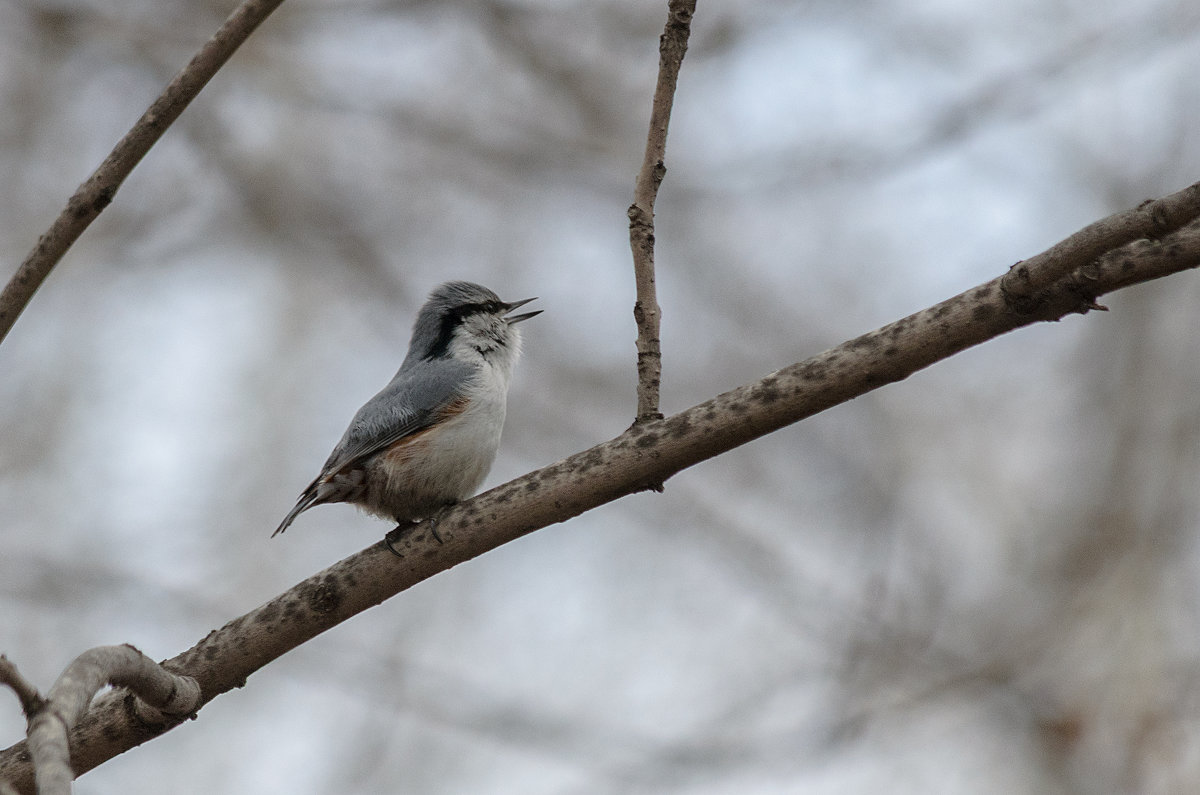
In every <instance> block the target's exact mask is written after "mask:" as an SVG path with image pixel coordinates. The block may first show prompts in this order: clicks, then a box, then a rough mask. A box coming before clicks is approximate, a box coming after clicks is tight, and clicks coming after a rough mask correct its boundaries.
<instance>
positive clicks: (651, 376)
mask: <svg viewBox="0 0 1200 795" xmlns="http://www.w3.org/2000/svg"><path fill="white" fill-rule="evenodd" d="M695 13H696V0H670V3H669V4H668V10H667V24H666V27H665V28H664V29H663V33H662V37H661V38H660V39H659V43H658V83H657V84H656V85H655V87H654V102H653V104H652V106H651V109H650V130H649V132H648V133H647V135H646V151H645V154H644V155H643V157H642V168H641V170H640V171H639V172H638V177H637V183H636V184H635V186H634V189H633V204H631V205H630V206H629V247H630V249H632V251H633V273H634V280H635V282H636V286H637V300H636V301H635V303H634V305H633V319H634V322H636V323H637V330H638V336H637V351H638V357H637V373H638V388H637V395H638V407H637V422H647V421H650V420H655V419H662V412H660V411H659V410H658V395H659V386H660V384H661V379H662V346H661V343H660V341H659V323H660V320H661V317H662V310H661V308H660V307H659V305H658V292H657V289H656V287H655V282H654V202H655V200H657V198H658V188H659V186H660V185H662V181H663V177H664V176H665V175H666V173H667V167H666V166H665V165H664V163H663V161H664V158H665V157H666V152H667V126H668V125H669V124H670V121H671V106H672V105H673V104H674V102H675V86H676V85H677V84H678V82H679V69H680V67H681V66H682V65H683V56H684V55H685V54H686V53H687V43H688V37H689V36H690V35H691V32H692V16H693V15H694V14H695Z"/></svg>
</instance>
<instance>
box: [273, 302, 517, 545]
mask: <svg viewBox="0 0 1200 795" xmlns="http://www.w3.org/2000/svg"><path fill="white" fill-rule="evenodd" d="M533 300H534V299H533V298H527V299H525V300H524V301H513V302H512V303H506V302H504V301H501V300H500V298H499V297H497V295H496V294H495V293H493V292H492V291H491V290H489V289H487V288H486V287H481V286H480V285H478V284H472V283H471V282H447V283H446V284H443V285H441V286H440V287H438V288H437V289H436V290H434V291H433V293H432V294H430V296H429V300H427V301H426V302H425V305H424V306H422V307H421V311H420V312H419V313H418V314H417V321H416V323H414V324H413V333H412V340H411V341H410V342H409V344H408V355H407V356H406V357H405V358H404V363H403V364H401V365H400V369H399V371H397V373H396V375H395V377H394V378H392V380H391V382H389V383H388V385H387V386H385V387H384V388H383V390H382V391H381V392H380V393H379V394H378V395H376V396H375V397H373V398H371V399H370V400H368V401H367V403H366V405H364V406H363V407H362V408H361V409H359V410H358V413H357V414H355V415H354V419H353V420H352V421H351V422H350V427H349V428H347V429H346V433H345V434H344V435H343V436H342V440H341V441H340V442H338V444H337V446H336V447H334V448H333V452H332V453H331V454H330V456H329V460H328V461H326V462H325V466H323V467H322V468H321V474H319V475H317V478H316V480H314V481H313V482H312V483H311V484H309V486H308V488H306V489H305V490H304V492H303V493H302V494H301V495H300V499H298V500H297V501H296V506H295V507H294V508H292V510H291V511H289V512H288V515H287V516H285V517H284V518H283V521H282V522H280V524H279V527H278V528H276V530H275V532H274V533H272V536H275V535H278V534H279V533H282V532H283V531H284V530H286V529H287V528H288V525H290V524H291V523H292V521H293V520H294V519H295V518H296V517H297V516H298V515H300V514H301V513H302V512H304V511H306V510H308V509H309V508H311V507H313V506H314V505H321V504H322V503H327V502H349V503H353V504H354V505H357V506H359V507H360V508H363V509H364V510H366V511H368V512H370V513H373V514H376V515H377V516H381V517H384V518H386V519H394V520H395V521H396V522H398V523H399V526H398V527H397V528H396V529H395V530H393V531H392V532H391V533H389V534H388V539H387V540H388V546H389V548H392V541H394V540H396V539H397V538H399V537H400V536H401V535H403V532H404V530H405V529H407V528H409V527H411V526H412V522H414V521H416V520H419V519H424V518H427V517H431V516H433V515H434V514H436V513H438V512H439V511H441V510H442V509H444V508H445V507H447V506H449V505H452V504H454V503H456V502H458V501H459V500H462V499H465V498H467V497H469V496H471V495H472V494H474V493H475V490H476V489H478V488H479V485H480V484H481V483H483V479H484V478H485V477H486V476H487V473H488V470H489V469H490V468H491V466H492V460H493V459H494V458H495V457H496V448H497V447H499V445H500V430H501V428H503V426H504V410H505V403H506V400H507V397H508V383H509V380H510V378H511V377H512V371H513V366H514V365H516V363H517V358H518V357H519V356H520V352H521V335H520V332H519V331H518V330H517V328H516V324H517V323H520V322H521V321H522V320H528V319H529V318H531V317H533V316H534V315H537V314H540V311H541V310H538V311H537V312H526V313H524V314H521V315H511V314H509V313H510V312H512V311H513V310H514V309H516V308H517V307H519V306H524V305H525V304H527V303H529V302H530V301H533ZM436 532H437V531H436V528H435V529H434V535H435V536H436ZM392 551H393V552H395V549H394V548H392Z"/></svg>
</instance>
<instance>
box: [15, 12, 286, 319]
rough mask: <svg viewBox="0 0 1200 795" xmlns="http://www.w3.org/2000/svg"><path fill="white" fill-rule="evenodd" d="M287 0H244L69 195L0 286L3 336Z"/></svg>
mask: <svg viewBox="0 0 1200 795" xmlns="http://www.w3.org/2000/svg"><path fill="white" fill-rule="evenodd" d="M282 2H283V0H245V2H243V3H242V4H241V5H239V6H238V7H237V8H236V9H235V10H234V12H233V13H232V14H230V15H229V18H228V19H226V20H225V22H224V24H222V25H221V27H220V29H219V30H218V31H217V32H216V33H215V34H214V35H213V37H212V38H211V39H209V40H208V41H207V42H206V43H205V45H204V46H203V47H201V48H200V51H199V52H197V53H196V55H195V56H194V57H193V58H192V60H191V61H190V62H189V63H188V65H187V66H185V67H184V68H183V69H182V70H181V71H180V72H179V74H177V75H175V79H173V80H172V81H171V82H170V83H169V84H168V85H167V87H166V89H165V90H164V91H163V93H162V94H160V95H159V97H158V99H156V100H154V103H153V104H152V105H151V106H150V107H149V109H147V110H146V112H145V113H144V114H142V117H141V118H140V119H138V120H137V123H136V124H134V125H133V127H132V128H131V129H130V130H129V132H128V133H126V135H125V137H124V138H122V139H121V141H120V143H118V144H117V145H116V147H115V148H114V149H113V150H112V152H111V153H110V154H109V155H108V157H107V158H105V159H104V162H103V163H101V164H100V167H99V168H97V169H96V170H95V171H94V172H93V173H92V175H91V176H90V177H88V179H87V181H86V182H84V183H83V184H82V185H80V186H79V189H78V190H76V191H75V194H74V195H73V196H72V197H71V198H70V199H68V200H67V206H66V208H64V209H63V211H62V212H61V213H59V216H58V218H56V219H54V223H53V224H51V225H50V228H49V229H48V230H46V232H45V233H44V234H43V235H42V236H41V237H40V238H39V239H38V242H37V245H36V246H34V247H33V250H32V251H30V252H29V254H28V255H27V256H26V257H25V260H24V262H22V263H21V266H20V267H19V268H17V272H16V274H14V275H13V277H12V279H11V280H9V282H8V284H7V285H5V287H4V291H3V292H0V342H3V341H4V338H5V337H6V336H7V335H8V332H9V331H10V330H11V329H12V327H13V324H14V323H16V322H17V318H18V317H20V315H21V312H22V311H24V309H25V307H26V306H27V305H28V304H29V301H30V300H31V299H32V298H33V294H34V293H35V292H37V289H38V288H39V287H41V285H42V282H43V281H45V280H46V277H47V276H48V275H50V271H51V270H53V269H54V266H55V265H57V264H58V262H59V260H61V259H62V258H63V255H64V254H66V253H67V250H68V249H69V248H71V246H72V245H74V243H75V241H76V240H78V239H79V236H80V235H81V234H83V230H85V229H87V228H88V226H89V225H90V224H91V223H92V221H94V220H95V219H96V217H97V216H99V215H100V213H101V212H102V211H103V210H104V208H105V207H107V206H108V205H109V204H110V203H111V202H112V200H113V197H114V196H115V195H116V193H117V189H118V188H120V187H121V183H123V182H124V181H125V178H126V177H128V176H129V174H130V172H132V171H133V169H134V167H135V166H137V164H138V163H139V162H141V160H142V158H143V157H145V156H146V153H147V152H149V151H150V147H152V146H154V144H155V143H157V142H158V139H159V138H161V137H162V134H163V133H164V132H166V131H167V128H168V127H170V126H171V125H172V124H173V123H174V122H175V120H176V119H178V118H179V114H181V113H183V110H184V108H186V107H187V106H188V104H189V103H191V101H192V100H193V99H195V97H196V95H197V94H199V93H200V90H201V89H203V88H204V86H205V85H207V84H208V81H209V80H211V79H212V77H213V75H215V74H216V73H217V70H219V69H220V68H221V67H222V66H224V65H225V62H226V61H228V60H229V57H230V56H231V55H233V53H234V52H235V51H236V50H237V48H238V47H239V46H241V44H242V42H244V41H245V40H246V39H247V38H249V36H250V34H251V33H253V32H254V30H255V29H256V28H257V27H258V26H259V25H260V24H261V23H262V21H263V20H264V19H266V18H267V17H268V16H269V15H270V13H271V12H272V11H274V10H275V9H276V8H278V7H279V5H280V4H281V3H282Z"/></svg>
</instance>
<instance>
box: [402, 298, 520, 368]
mask: <svg viewBox="0 0 1200 795" xmlns="http://www.w3.org/2000/svg"><path fill="white" fill-rule="evenodd" d="M533 300H535V299H533V298H526V299H525V300H523V301H513V302H505V301H502V300H500V297H499V296H498V295H496V294H495V293H494V292H492V291H491V290H489V289H488V288H486V287H484V286H482V285H479V284H474V283H472V282H446V283H445V284H443V285H440V286H439V287H438V288H437V289H435V290H434V291H433V292H432V293H430V295H429V298H428V300H426V301H425V305H424V306H422V307H421V311H420V312H418V313H417V321H416V323H414V324H413V334H412V342H410V343H409V346H408V356H407V357H405V359H404V364H403V365H402V366H401V369H404V367H407V366H410V365H414V364H416V363H417V362H419V361H421V360H424V359H439V358H448V357H452V358H455V359H467V360H472V359H474V360H483V361H486V362H490V363H491V364H494V365H496V366H500V367H502V368H504V369H506V370H510V369H511V368H512V366H513V364H515V363H516V360H517V357H518V356H519V355H520V351H521V334H520V332H519V331H518V330H517V329H516V327H515V326H516V324H517V323H520V322H521V321H522V320H528V319H529V318H531V317H533V316H534V315H537V314H541V310H540V309H539V310H538V311H536V312H525V313H524V314H520V315H510V314H509V313H510V312H512V311H513V310H514V309H516V308H517V307H519V306H524V305H525V304H527V303H529V302H530V301H533Z"/></svg>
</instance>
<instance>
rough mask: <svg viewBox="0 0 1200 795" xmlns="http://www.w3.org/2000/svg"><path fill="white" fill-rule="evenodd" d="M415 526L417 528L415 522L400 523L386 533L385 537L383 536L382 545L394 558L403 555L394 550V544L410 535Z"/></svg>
mask: <svg viewBox="0 0 1200 795" xmlns="http://www.w3.org/2000/svg"><path fill="white" fill-rule="evenodd" d="M416 526H417V523H416V522H401V523H400V524H398V525H396V526H395V527H393V528H392V529H391V530H388V531H387V535H385V536H384V537H383V545H384V546H385V547H387V548H388V551H389V552H391V553H392V554H393V555H395V556H396V557H398V558H402V557H404V556H403V555H401V554H400V551H399V550H398V549H396V544H398V543H399V542H401V541H403V540H404V539H405V537H407V536H408V535H410V534H411V533H412V531H413V530H414V529H415V528H416Z"/></svg>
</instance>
